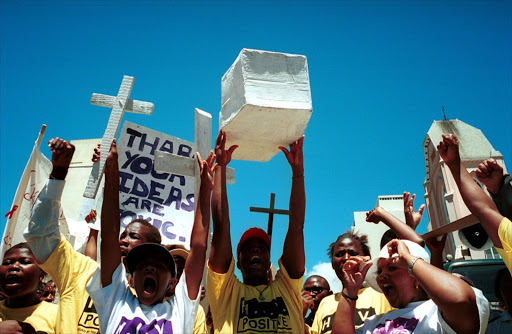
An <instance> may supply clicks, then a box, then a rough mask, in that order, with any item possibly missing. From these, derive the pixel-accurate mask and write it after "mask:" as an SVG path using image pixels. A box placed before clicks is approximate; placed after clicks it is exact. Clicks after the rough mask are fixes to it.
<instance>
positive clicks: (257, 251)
mask: <svg viewBox="0 0 512 334" xmlns="http://www.w3.org/2000/svg"><path fill="white" fill-rule="evenodd" d="M237 266H238V269H240V271H241V272H242V275H243V277H244V282H246V283H250V284H257V285H259V284H267V279H268V270H269V268H270V254H269V251H268V247H267V244H265V242H264V241H263V240H261V239H258V238H251V239H248V240H246V241H245V242H244V243H243V244H242V246H241V247H240V253H239V256H238V264H237Z"/></svg>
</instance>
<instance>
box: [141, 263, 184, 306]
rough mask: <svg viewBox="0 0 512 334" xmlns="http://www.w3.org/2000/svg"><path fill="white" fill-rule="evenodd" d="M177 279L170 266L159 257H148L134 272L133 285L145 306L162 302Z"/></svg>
mask: <svg viewBox="0 0 512 334" xmlns="http://www.w3.org/2000/svg"><path fill="white" fill-rule="evenodd" d="M174 282H175V279H174V278H173V277H172V275H171V271H170V268H169V265H168V264H167V263H166V261H165V260H163V259H161V258H159V257H148V258H146V259H144V261H140V262H139V263H138V264H137V265H136V266H135V269H134V270H133V285H134V288H135V291H137V298H138V299H139V301H140V302H141V303H142V304H144V305H154V304H158V303H160V302H162V300H163V298H164V297H165V295H166V293H167V291H168V290H169V289H170V288H172V287H173V285H174Z"/></svg>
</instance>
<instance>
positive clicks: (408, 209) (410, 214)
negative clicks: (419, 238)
mask: <svg viewBox="0 0 512 334" xmlns="http://www.w3.org/2000/svg"><path fill="white" fill-rule="evenodd" d="M415 198H416V194H413V195H412V196H411V193H408V192H405V191H404V216H405V223H406V224H407V225H409V226H410V227H411V228H412V229H413V230H416V227H418V225H419V224H420V222H421V218H422V217H423V212H424V211H425V204H422V205H421V206H420V208H419V209H418V211H414V199H415Z"/></svg>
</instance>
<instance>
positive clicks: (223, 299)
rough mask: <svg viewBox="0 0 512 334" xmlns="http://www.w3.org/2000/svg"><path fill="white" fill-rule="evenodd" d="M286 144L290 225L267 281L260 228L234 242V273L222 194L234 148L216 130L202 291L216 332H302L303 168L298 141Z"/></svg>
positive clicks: (265, 240) (266, 246)
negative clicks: (289, 170) (209, 237)
mask: <svg viewBox="0 0 512 334" xmlns="http://www.w3.org/2000/svg"><path fill="white" fill-rule="evenodd" d="M303 139H304V137H301V138H300V139H299V140H298V141H296V142H294V143H292V144H290V150H289V151H288V150H287V149H286V148H284V147H280V149H281V150H282V151H283V152H284V154H285V156H286V158H287V160H288V162H289V164H290V166H291V168H292V172H293V176H292V190H291V196H290V223H289V226H288V232H287V234H286V239H285V242H284V247H283V255H282V257H281V259H280V260H279V270H278V272H277V275H276V277H275V279H274V280H273V281H272V282H271V283H269V269H270V238H269V236H268V235H267V233H265V232H264V231H263V230H261V229H258V228H251V229H249V230H247V231H246V232H245V233H244V234H243V236H242V238H241V239H240V242H239V243H238V247H237V252H236V259H237V264H236V265H237V267H238V268H239V269H240V271H241V272H242V276H243V283H242V282H240V281H239V280H238V279H237V278H236V276H235V274H234V270H235V261H234V259H233V255H232V248H231V242H230V240H231V234H230V221H229V209H228V200H227V192H226V165H227V164H228V163H229V162H230V161H231V154H232V153H233V151H234V150H235V149H236V146H232V147H230V148H229V149H228V150H226V149H225V143H226V134H225V133H224V132H222V131H220V133H219V135H218V137H217V141H216V144H215V154H216V156H217V163H218V165H219V166H218V167H217V170H216V172H215V183H214V190H213V196H212V218H213V239H212V247H211V252H210V259H209V263H208V274H207V291H208V296H209V301H210V310H211V313H212V318H213V325H214V330H215V333H302V332H303V331H304V318H303V316H302V300H301V287H302V279H303V275H304V263H305V256H304V235H303V227H304V215H305V203H306V200H305V198H306V196H305V191H304V167H303V156H302V142H303Z"/></svg>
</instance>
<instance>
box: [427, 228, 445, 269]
mask: <svg viewBox="0 0 512 334" xmlns="http://www.w3.org/2000/svg"><path fill="white" fill-rule="evenodd" d="M447 236H448V234H444V235H443V236H442V237H441V240H437V237H433V238H430V239H427V240H425V244H426V245H427V248H428V250H429V251H430V264H431V265H433V266H435V267H437V268H439V269H442V270H444V265H443V249H444V245H445V244H446V237H447Z"/></svg>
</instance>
